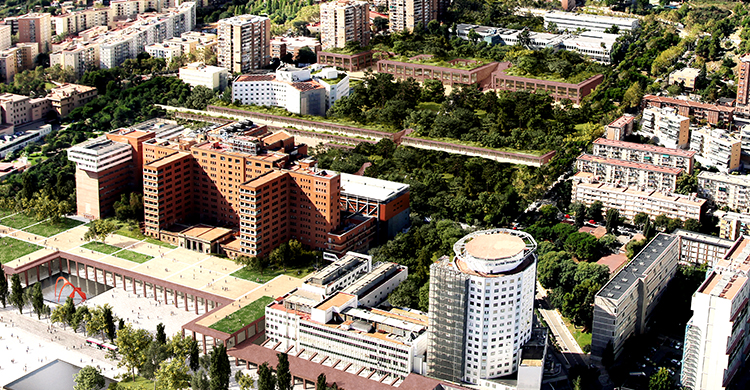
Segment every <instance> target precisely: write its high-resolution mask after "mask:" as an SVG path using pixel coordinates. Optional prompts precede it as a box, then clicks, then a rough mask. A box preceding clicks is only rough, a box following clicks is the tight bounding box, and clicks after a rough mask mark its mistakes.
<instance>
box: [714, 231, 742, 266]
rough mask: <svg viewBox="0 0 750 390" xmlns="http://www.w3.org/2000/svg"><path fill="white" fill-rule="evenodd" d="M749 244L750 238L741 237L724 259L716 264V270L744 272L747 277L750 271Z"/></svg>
mask: <svg viewBox="0 0 750 390" xmlns="http://www.w3.org/2000/svg"><path fill="white" fill-rule="evenodd" d="M748 243H750V237H749V236H740V238H738V239H737V241H735V243H734V245H732V247H731V248H730V249H729V250H728V251H727V253H726V254H725V255H724V258H723V259H721V260H719V261H717V262H716V264H715V267H714V269H716V270H719V271H724V270H732V271H742V272H743V273H744V274H745V275H747V274H748V272H749V271H750V245H748Z"/></svg>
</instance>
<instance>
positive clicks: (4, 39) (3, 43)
mask: <svg viewBox="0 0 750 390" xmlns="http://www.w3.org/2000/svg"><path fill="white" fill-rule="evenodd" d="M11 29H12V28H11V27H10V26H8V25H4V24H0V50H5V49H7V48H9V47H10V45H11V44H12V43H11V39H10V36H11V34H10V31H11Z"/></svg>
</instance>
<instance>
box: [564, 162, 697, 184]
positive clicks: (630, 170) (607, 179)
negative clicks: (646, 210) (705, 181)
mask: <svg viewBox="0 0 750 390" xmlns="http://www.w3.org/2000/svg"><path fill="white" fill-rule="evenodd" d="M576 169H577V170H578V172H586V173H591V174H593V175H594V179H596V180H598V181H601V182H603V183H608V184H614V185H618V186H623V187H633V188H640V189H642V190H646V189H654V190H659V191H668V192H672V191H674V189H675V188H676V186H677V178H678V177H679V176H680V175H682V173H683V172H684V170H683V169H682V168H671V167H663V166H658V165H654V164H646V163H640V162H633V161H626V160H619V159H614V158H607V157H598V156H594V155H591V154H582V155H580V156H578V159H576Z"/></svg>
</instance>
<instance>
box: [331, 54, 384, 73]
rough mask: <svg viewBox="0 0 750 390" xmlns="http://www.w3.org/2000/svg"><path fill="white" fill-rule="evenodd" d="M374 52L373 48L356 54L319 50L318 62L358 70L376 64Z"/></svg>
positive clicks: (352, 70) (349, 70) (350, 70)
mask: <svg viewBox="0 0 750 390" xmlns="http://www.w3.org/2000/svg"><path fill="white" fill-rule="evenodd" d="M374 53H375V52H374V51H372V50H365V51H362V52H359V53H354V54H345V53H336V52H333V51H319V52H318V63H319V64H322V65H330V66H335V67H337V68H342V69H344V70H346V71H348V72H356V71H358V70H363V69H365V68H369V67H371V66H373V65H375V63H376V62H377V61H375V60H374V59H373V54H374Z"/></svg>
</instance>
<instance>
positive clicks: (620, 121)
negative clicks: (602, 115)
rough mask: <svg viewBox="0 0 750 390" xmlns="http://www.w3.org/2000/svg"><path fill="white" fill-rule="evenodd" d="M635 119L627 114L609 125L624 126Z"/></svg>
mask: <svg viewBox="0 0 750 390" xmlns="http://www.w3.org/2000/svg"><path fill="white" fill-rule="evenodd" d="M634 120H635V117H634V116H633V115H630V114H625V115H623V116H621V117H619V118H617V119H615V121H614V122H612V123H610V124H609V126H612V127H624V126H625V125H627V124H628V123H632V122H633V121H634Z"/></svg>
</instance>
